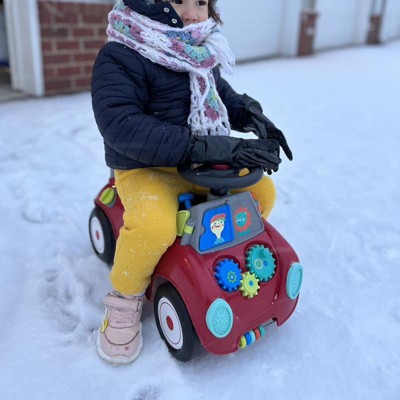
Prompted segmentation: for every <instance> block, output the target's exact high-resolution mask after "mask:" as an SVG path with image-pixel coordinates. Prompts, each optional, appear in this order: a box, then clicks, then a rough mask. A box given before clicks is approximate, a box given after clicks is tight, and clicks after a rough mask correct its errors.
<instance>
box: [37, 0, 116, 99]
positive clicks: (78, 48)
mask: <svg viewBox="0 0 400 400" xmlns="http://www.w3.org/2000/svg"><path fill="white" fill-rule="evenodd" d="M38 6H39V18H40V28H41V37H42V53H43V69H44V71H43V73H44V82H45V94H46V95H53V94H61V93H71V92H80V91H86V90H89V88H90V78H91V72H92V65H93V61H94V59H95V57H96V55H97V52H98V51H99V49H100V47H101V46H102V45H103V44H104V43H105V41H106V34H105V30H106V27H107V14H108V12H109V11H110V10H111V7H112V4H93V3H68V2H65V3H64V2H62V3H60V2H55V1H48V0H38Z"/></svg>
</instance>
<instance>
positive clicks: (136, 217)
mask: <svg viewBox="0 0 400 400" xmlns="http://www.w3.org/2000/svg"><path fill="white" fill-rule="evenodd" d="M115 184H116V187H117V191H118V195H119V197H120V199H121V202H122V204H123V205H124V209H125V212H124V226H123V227H122V228H121V230H120V235H119V237H118V240H117V244H116V251H115V258H114V266H113V268H112V270H111V275H110V279H111V284H112V285H113V287H114V289H115V290H117V291H119V292H120V293H122V294H125V295H132V294H140V293H143V292H144V291H145V290H146V288H147V286H148V285H149V283H150V277H151V275H152V274H153V271H154V268H155V267H156V265H157V263H158V261H159V260H160V258H161V256H162V255H163V254H164V252H165V251H166V250H167V248H168V247H169V246H171V244H172V243H173V242H174V241H175V238H176V213H177V210H178V195H179V194H180V193H184V192H187V191H190V188H191V186H192V185H191V184H190V183H187V182H186V181H184V180H183V179H182V178H181V177H180V176H179V175H178V173H177V172H176V169H175V168H168V169H165V170H161V169H158V168H142V169H135V170H127V171H121V170H118V171H115Z"/></svg>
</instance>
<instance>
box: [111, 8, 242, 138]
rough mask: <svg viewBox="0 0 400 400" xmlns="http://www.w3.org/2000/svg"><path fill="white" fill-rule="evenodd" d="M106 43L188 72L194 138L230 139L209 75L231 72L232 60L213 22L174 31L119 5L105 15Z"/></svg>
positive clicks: (190, 115) (189, 122)
mask: <svg viewBox="0 0 400 400" xmlns="http://www.w3.org/2000/svg"><path fill="white" fill-rule="evenodd" d="M108 22H109V24H108V27H107V35H108V40H109V41H116V42H118V43H123V44H125V45H126V46H128V47H130V48H132V49H134V50H135V51H137V52H138V53H139V54H141V55H142V56H143V57H145V58H147V59H149V60H150V61H152V62H154V63H156V64H159V65H162V66H164V67H166V68H168V69H171V70H173V71H177V72H188V73H189V79H190V90H191V110H190V114H189V117H188V125H189V127H190V129H191V131H192V134H195V135H229V134H230V124H229V120H228V113H227V110H226V107H225V106H224V104H223V102H222V100H221V98H220V96H219V94H218V91H217V88H216V85H215V80H214V76H213V73H212V69H213V68H214V67H216V66H217V65H221V67H222V69H223V70H225V71H226V72H228V73H230V72H232V67H233V65H234V63H235V58H234V55H233V53H232V51H231V49H230V48H229V45H228V42H227V41H226V39H225V38H224V36H223V35H222V34H221V32H220V31H219V29H218V24H217V23H216V22H215V21H214V19H213V18H209V19H208V20H206V21H204V22H200V23H197V24H192V25H189V26H186V27H184V28H172V27H170V26H168V25H166V24H162V23H160V22H157V21H154V20H152V19H150V18H148V17H145V16H143V15H141V14H139V13H136V12H134V11H132V10H131V9H130V8H129V7H127V6H125V5H124V3H123V1H119V2H118V3H117V4H116V5H115V6H114V8H113V10H112V11H111V12H110V13H109V15H108Z"/></svg>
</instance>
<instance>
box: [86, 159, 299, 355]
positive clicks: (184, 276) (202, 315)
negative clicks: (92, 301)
mask: <svg viewBox="0 0 400 400" xmlns="http://www.w3.org/2000/svg"><path fill="white" fill-rule="evenodd" d="M179 172H180V174H181V176H182V177H184V178H185V179H187V180H188V181H190V182H192V183H195V184H197V185H200V186H204V187H208V188H210V193H209V196H208V198H207V201H205V202H202V203H199V204H195V205H193V204H192V201H193V195H192V194H190V193H185V194H182V195H181V196H179V201H180V202H181V208H182V209H181V210H180V211H179V212H178V214H177V228H178V236H177V239H176V241H175V242H174V244H173V245H172V246H171V247H170V248H169V249H168V250H167V252H166V253H165V254H164V255H163V257H162V258H161V260H160V262H159V264H158V265H157V267H156V269H155V271H154V274H153V277H152V282H151V285H150V286H149V288H148V290H147V292H146V297H147V298H148V299H149V300H150V299H151V298H154V315H155V319H156V323H157V328H158V330H159V333H160V335H161V337H162V338H163V339H164V341H165V342H166V344H167V346H168V348H169V351H170V352H171V353H172V355H173V356H174V357H175V358H177V359H179V360H181V361H187V360H189V359H190V358H191V357H192V351H193V343H194V338H195V335H196V334H197V336H198V338H199V339H200V342H201V344H202V345H203V347H204V348H205V349H206V350H207V351H209V352H210V353H213V354H219V355H222V354H228V353H232V352H235V351H237V350H238V349H239V348H242V349H243V348H245V347H246V346H248V345H250V344H252V343H254V342H255V341H256V340H258V339H260V338H261V337H262V336H264V335H265V329H264V327H265V326H266V325H267V324H269V323H270V322H276V323H277V325H278V326H280V325H282V324H283V323H284V322H285V321H286V320H287V319H288V318H289V317H290V316H291V314H292V313H293V311H294V309H295V308H296V305H297V301H298V296H299V292H300V287H301V283H302V278H303V269H302V266H301V264H300V263H299V259H298V257H297V255H296V253H295V252H294V250H293V249H292V247H291V246H290V245H289V243H288V242H287V241H286V240H285V239H284V238H283V237H282V236H281V235H280V234H279V233H278V231H277V230H276V229H274V228H273V227H272V226H271V225H270V224H269V223H268V222H267V221H265V220H263V219H262V218H261V215H260V212H259V208H258V204H257V202H256V201H255V200H254V199H253V197H252V195H251V193H250V192H244V193H240V194H235V195H231V194H229V192H228V188H229V189H238V188H243V187H248V186H250V185H253V184H254V183H256V182H258V181H259V180H260V179H261V177H262V176H263V170H262V169H261V168H254V169H250V170H249V171H248V173H247V174H245V175H243V171H237V170H232V169H226V168H217V169H215V168H209V167H207V166H204V165H201V166H191V167H189V166H184V167H180V168H179ZM122 214H123V207H122V204H121V202H120V200H119V198H118V195H117V193H116V190H115V186H114V178H113V177H111V178H110V180H109V182H108V184H107V185H106V186H105V187H104V188H103V189H102V190H101V192H100V193H99V195H98V196H97V197H96V199H95V208H94V209H93V211H92V213H91V215H90V220H89V231H90V238H91V241H92V244H93V248H94V250H95V252H96V254H97V255H98V256H99V257H100V258H101V259H102V260H103V261H105V262H106V263H108V264H110V263H111V262H112V259H113V256H114V251H115V241H116V238H117V237H118V233H119V229H120V227H121V226H122ZM160 223H162V221H160Z"/></svg>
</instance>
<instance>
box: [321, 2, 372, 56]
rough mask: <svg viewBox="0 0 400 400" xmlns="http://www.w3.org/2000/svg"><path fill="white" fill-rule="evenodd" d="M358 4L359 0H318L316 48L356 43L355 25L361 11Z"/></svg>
mask: <svg viewBox="0 0 400 400" xmlns="http://www.w3.org/2000/svg"><path fill="white" fill-rule="evenodd" d="M358 6H359V2H358V1H357V0H335V1H332V0H318V1H317V12H318V13H319V17H318V21H317V25H318V29H317V34H316V37H315V42H314V48H315V49H316V50H322V49H326V48H329V47H338V46H348V45H351V44H354V43H356V38H355V26H356V24H357V22H358V19H359V15H358V14H357V13H359V11H360V10H359V7H358ZM365 34H366V33H365Z"/></svg>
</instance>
